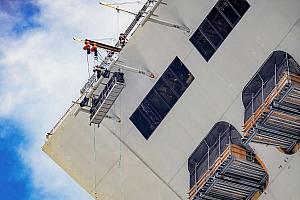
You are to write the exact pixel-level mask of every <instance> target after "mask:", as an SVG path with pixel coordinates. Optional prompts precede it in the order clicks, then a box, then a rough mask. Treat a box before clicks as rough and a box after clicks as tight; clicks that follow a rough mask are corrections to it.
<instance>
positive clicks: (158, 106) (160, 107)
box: [146, 90, 170, 119]
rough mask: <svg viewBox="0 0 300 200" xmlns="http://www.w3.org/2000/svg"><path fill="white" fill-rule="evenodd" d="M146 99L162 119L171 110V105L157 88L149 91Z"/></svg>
mask: <svg viewBox="0 0 300 200" xmlns="http://www.w3.org/2000/svg"><path fill="white" fill-rule="evenodd" d="M146 99H147V100H148V102H149V103H150V104H151V106H152V108H153V109H154V111H155V112H156V113H157V115H159V117H160V118H161V119H163V118H164V117H165V116H166V115H167V114H168V112H169V110H170V107H169V105H168V104H166V102H165V101H164V100H163V98H162V97H161V96H160V95H159V94H158V93H157V92H156V91H155V90H151V91H150V92H149V93H148V95H147V97H146Z"/></svg>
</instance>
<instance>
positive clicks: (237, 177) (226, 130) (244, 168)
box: [188, 122, 268, 200]
mask: <svg viewBox="0 0 300 200" xmlns="http://www.w3.org/2000/svg"><path fill="white" fill-rule="evenodd" d="M188 163H189V166H188V167H189V172H190V191H189V199H190V200H200V199H231V200H242V199H245V200H248V199H252V200H254V199H257V198H258V197H259V196H260V194H261V193H262V192H263V191H264V189H265V188H266V186H267V181H268V174H267V172H266V170H265V167H264V164H263V163H262V162H261V161H260V159H259V158H258V157H257V156H256V155H255V154H254V153H253V150H252V149H251V148H250V147H249V146H245V145H243V143H242V141H241V135H240V134H239V133H238V132H237V131H236V129H235V128H234V127H233V126H232V125H230V124H229V123H227V122H219V123H217V124H216V125H215V126H214V127H213V128H212V130H211V131H210V133H209V134H208V135H207V136H206V137H205V139H204V140H203V141H202V142H201V143H200V145H199V146H198V147H197V148H196V150H195V151H194V152H193V154H192V155H191V156H190V158H189V161H188Z"/></svg>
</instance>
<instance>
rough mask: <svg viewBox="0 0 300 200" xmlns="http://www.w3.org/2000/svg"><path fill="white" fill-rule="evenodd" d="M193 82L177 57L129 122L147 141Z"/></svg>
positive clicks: (190, 75) (192, 77) (191, 76)
mask: <svg viewBox="0 0 300 200" xmlns="http://www.w3.org/2000/svg"><path fill="white" fill-rule="evenodd" d="M193 80H194V76H193V75H192V74H191V73H190V72H189V70H188V69H187V68H186V67H185V65H184V64H183V63H182V62H181V61H180V60H179V58H178V57H176V58H175V59H174V61H173V62H172V63H171V64H170V65H169V67H168V69H167V70H166V71H165V72H164V73H163V75H162V76H161V77H160V79H159V80H158V81H157V83H156V84H155V85H154V87H153V88H152V89H151V90H150V92H149V93H148V94H147V96H146V97H145V99H144V100H143V101H142V102H141V104H140V105H139V107H138V108H137V109H136V111H135V112H134V113H133V114H132V115H131V117H130V120H131V121H132V122H133V124H134V125H135V126H136V127H137V129H138V130H139V131H140V132H141V133H142V135H143V136H144V137H145V138H146V139H148V138H149V137H150V136H151V134H152V133H153V131H154V130H155V129H156V128H157V127H158V126H159V124H160V123H161V122H162V120H163V119H164V118H165V117H166V116H167V114H168V112H169V111H170V110H171V109H172V107H173V106H174V105H175V103H176V102H177V101H178V99H179V98H180V96H181V95H182V94H183V93H184V91H185V90H186V89H187V87H188V86H189V85H190V84H191V82H192V81H193Z"/></svg>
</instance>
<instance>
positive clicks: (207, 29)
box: [201, 20, 222, 47]
mask: <svg viewBox="0 0 300 200" xmlns="http://www.w3.org/2000/svg"><path fill="white" fill-rule="evenodd" d="M201 31H202V32H203V33H204V35H205V36H206V37H207V39H209V41H211V43H213V45H214V46H215V47H219V46H220V45H221V43H222V38H221V37H220V36H219V35H218V33H217V32H216V30H215V29H214V28H213V27H212V26H211V25H210V23H209V22H208V21H207V20H205V21H204V22H203V24H202V27H201Z"/></svg>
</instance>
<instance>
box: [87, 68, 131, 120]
mask: <svg viewBox="0 0 300 200" xmlns="http://www.w3.org/2000/svg"><path fill="white" fill-rule="evenodd" d="M124 87H125V81H124V73H122V72H114V74H113V75H112V77H111V78H110V80H109V81H108V83H107V84H106V86H105V88H104V89H103V91H102V92H101V93H100V95H99V96H98V97H97V98H96V99H93V102H92V108H91V110H90V113H91V116H90V123H94V124H100V123H101V122H102V120H103V118H104V117H105V116H106V114H107V112H108V111H109V110H110V108H111V107H112V106H113V104H114V102H115V101H116V99H117V98H118V96H119V95H120V93H121V92H122V90H123V88H124Z"/></svg>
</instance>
